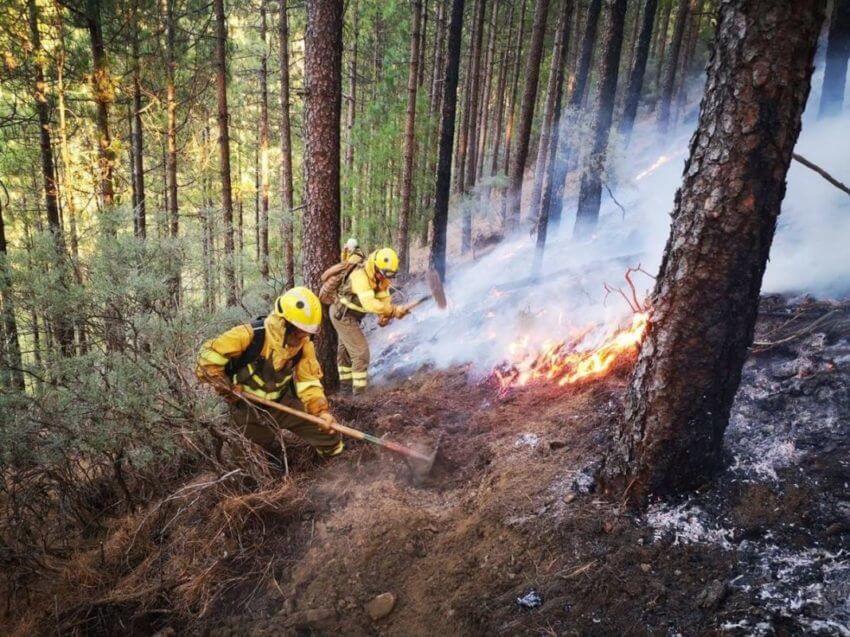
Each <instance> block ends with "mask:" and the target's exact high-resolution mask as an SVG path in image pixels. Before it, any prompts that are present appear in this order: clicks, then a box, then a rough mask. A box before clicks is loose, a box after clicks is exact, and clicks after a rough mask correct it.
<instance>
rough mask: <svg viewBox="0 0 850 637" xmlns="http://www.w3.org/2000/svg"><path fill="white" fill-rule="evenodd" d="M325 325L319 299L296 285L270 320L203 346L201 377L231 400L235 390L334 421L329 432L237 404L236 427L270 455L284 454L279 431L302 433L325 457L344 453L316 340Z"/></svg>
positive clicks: (234, 404)
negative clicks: (323, 383) (317, 355)
mask: <svg viewBox="0 0 850 637" xmlns="http://www.w3.org/2000/svg"><path fill="white" fill-rule="evenodd" d="M321 322H322V304H321V303H320V302H319V299H318V298H317V297H316V295H315V294H313V293H312V292H311V291H310V290H308V289H307V288H305V287H296V288H292V289H291V290H289V291H288V292H286V293H285V294H283V295H281V296H280V297H278V299H277V301H275V304H274V309H273V311H272V313H271V314H269V315H268V316H266V317H261V318H258V319H256V320H255V321H254V322H252V323H250V324H244V325H238V326H236V327H234V328H232V329H230V330H228V331H226V332H224V333H223V334H221V335H219V336H217V337H215V338H213V339H210V340H209V341H207V342H206V343H204V344H203V346H202V347H201V353H200V356H199V358H198V370H197V374H198V377H199V378H200V379H201V380H203V381H205V382H208V383H211V384H212V385H213V386H214V387H215V388H216V389H217V390H218V391H219V392H220V393H221V394H222V395H224V396H225V397H227V398H235V397H234V395H233V394H232V393H231V390H237V391H242V392H245V393H249V394H254V395H255V396H259V397H260V398H265V399H266V400H274V401H279V402H281V403H283V404H287V405H289V406H291V407H295V408H298V409H301V405H303V410H304V411H306V412H307V413H309V414H312V415H314V416H318V417H320V418H321V419H322V420H324V421H325V422H327V423H328V425H329V426H328V427H327V428H323V427H320V426H317V425H315V424H313V423H310V422H306V421H304V420H301V419H299V418H296V417H295V416H289V415H287V414H284V413H281V412H277V411H275V412H274V413H267V412H265V411H262V410H260V409H257V408H256V407H253V406H252V405H250V404H247V403H246V401H244V400H232V401H231V408H230V415H231V419H232V421H233V423H234V424H235V425H236V426H237V427H239V428H240V429H241V430H242V431H243V432H244V434H245V435H246V436H247V437H248V438H249V439H250V440H251V441H253V442H255V443H256V444H258V445H260V446H261V447H263V449H265V450H266V452H267V453H269V454H270V455H273V456H274V455H276V453H278V452H279V447H278V445H279V443H278V439H277V433H278V429H288V430H289V431H291V432H293V433H295V434H297V435H298V436H300V437H301V438H303V439H304V440H306V441H307V442H308V443H310V444H311V445H313V447H315V449H316V451H317V452H318V453H319V455H320V456H322V457H324V458H329V457H331V456H335V455H337V454H339V453H341V452H342V450H343V449H344V445H343V442H342V440H341V439H340V437H339V435H338V434H336V433H334V432H333V430H332V429H331V428H330V425H331V424H333V423H335V422H336V421H335V419H334V417H333V416H332V415H331V413H330V412H329V411H328V401H327V399H326V398H325V392H324V389H323V388H322V382H321V379H322V368H321V366H320V365H319V361H318V360H317V358H316V351H315V349H314V348H313V342H312V341H311V340H310V337H311V335H312V334H315V333H316V332H318V330H319V325H321ZM299 402H300V403H301V405H299V404H298V403H299Z"/></svg>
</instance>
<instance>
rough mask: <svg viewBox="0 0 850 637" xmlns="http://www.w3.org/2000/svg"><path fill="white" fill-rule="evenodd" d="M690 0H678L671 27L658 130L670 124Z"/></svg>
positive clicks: (664, 131) (666, 127)
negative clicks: (674, 24)
mask: <svg viewBox="0 0 850 637" xmlns="http://www.w3.org/2000/svg"><path fill="white" fill-rule="evenodd" d="M689 3H690V0H679V9H678V10H677V12H676V26H675V27H674V28H673V40H672V41H671V42H670V55H669V56H668V57H667V66H666V67H665V69H664V83H663V84H662V86H661V96H660V100H661V101H660V105H659V109H658V130H659V131H660V132H662V133H666V132H667V129H668V127H669V126H670V106H671V102H672V100H673V90H674V89H675V87H676V68H677V67H678V66H679V53H680V51H681V49H682V39H683V37H684V34H685V25H686V24H687V23H688V6H689Z"/></svg>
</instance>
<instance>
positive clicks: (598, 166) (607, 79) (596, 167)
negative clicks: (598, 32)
mask: <svg viewBox="0 0 850 637" xmlns="http://www.w3.org/2000/svg"><path fill="white" fill-rule="evenodd" d="M607 4H608V7H609V11H608V28H607V29H606V31H605V39H604V40H603V41H602V55H601V62H600V69H599V94H598V96H597V98H596V109H595V121H594V122H593V146H592V148H591V151H590V156H589V157H588V160H587V165H586V167H585V170H584V174H583V175H582V178H581V188H580V190H579V196H578V213H577V214H576V225H575V236H576V237H578V238H584V237H587V236H589V235H590V234H591V233H592V232H593V230H594V229H595V228H596V223H597V221H598V219H599V205H600V202H601V201H602V176H603V173H604V172H605V163H606V157H607V149H608V134H609V133H610V131H611V122H612V120H613V116H614V103H615V101H616V96H617V77H618V75H619V69H620V53H621V51H622V47H623V30H624V28H625V24H626V9H627V8H628V7H627V1H626V0H608V2H607Z"/></svg>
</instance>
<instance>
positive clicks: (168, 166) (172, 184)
mask: <svg viewBox="0 0 850 637" xmlns="http://www.w3.org/2000/svg"><path fill="white" fill-rule="evenodd" d="M162 13H163V18H164V20H165V111H166V133H165V139H166V155H165V159H166V163H165V184H166V194H165V208H166V216H167V217H168V232H169V235H170V236H171V238H172V239H176V238H177V236H178V234H179V232H180V218H179V217H178V208H177V98H176V95H175V86H174V75H175V72H176V70H177V59H176V56H175V52H174V43H175V28H176V25H175V17H174V0H162ZM169 289H170V292H171V303H172V306H173V307H177V306H178V305H179V304H180V274H179V272H178V273H176V274H175V275H174V277H173V278H172V279H171V280H170V281H169Z"/></svg>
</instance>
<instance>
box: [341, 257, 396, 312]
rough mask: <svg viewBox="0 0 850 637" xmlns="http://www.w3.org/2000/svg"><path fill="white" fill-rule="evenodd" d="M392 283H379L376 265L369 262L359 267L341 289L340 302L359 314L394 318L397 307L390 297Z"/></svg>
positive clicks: (387, 280) (352, 272)
mask: <svg viewBox="0 0 850 637" xmlns="http://www.w3.org/2000/svg"><path fill="white" fill-rule="evenodd" d="M389 289H390V281H389V279H382V280H381V281H380V282H378V279H377V277H376V276H375V264H374V262H373V261H370V260H367V261H366V262H365V263H362V264H360V265H358V266H357V267H356V268H354V270H352V271H351V274H349V275H348V278H347V279H346V280H345V281H344V282H343V283H342V285H341V286H340V289H339V302H340V303H341V304H342V305H344V306H345V307H347V308H348V309H350V310H352V311H354V312H357V313H359V314H377V315H379V316H392V314H393V311H394V310H395V306H394V305H393V304H392V299H391V297H390V291H389Z"/></svg>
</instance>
